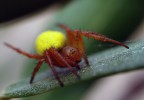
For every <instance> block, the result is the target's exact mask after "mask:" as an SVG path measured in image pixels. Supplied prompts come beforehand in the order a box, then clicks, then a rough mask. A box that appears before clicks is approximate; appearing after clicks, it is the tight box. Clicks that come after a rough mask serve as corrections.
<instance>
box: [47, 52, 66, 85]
mask: <svg viewBox="0 0 144 100" xmlns="http://www.w3.org/2000/svg"><path fill="white" fill-rule="evenodd" d="M45 54H46V63H48V64H49V66H50V67H51V69H52V72H53V74H54V76H55V78H56V79H57V80H58V82H59V84H60V86H61V87H63V86H64V85H63V82H62V81H61V80H60V78H59V76H58V73H57V72H56V70H55V68H54V65H53V63H52V61H51V58H50V56H49V52H48V51H46V52H45Z"/></svg>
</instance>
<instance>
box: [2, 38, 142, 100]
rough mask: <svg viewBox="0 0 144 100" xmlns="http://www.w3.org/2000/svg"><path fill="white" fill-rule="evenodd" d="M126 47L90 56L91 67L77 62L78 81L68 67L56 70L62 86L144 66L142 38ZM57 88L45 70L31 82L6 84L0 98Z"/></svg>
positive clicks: (49, 73)
mask: <svg viewBox="0 0 144 100" xmlns="http://www.w3.org/2000/svg"><path fill="white" fill-rule="evenodd" d="M128 46H129V47H130V49H125V48H123V47H118V48H111V49H110V50H107V51H104V52H101V53H98V54H94V55H92V56H89V57H88V58H89V61H90V66H85V63H84V62H81V63H80V65H81V70H80V71H78V74H79V75H80V76H81V80H78V79H77V78H76V77H75V76H74V75H73V74H72V73H71V72H70V71H68V70H67V69H64V70H58V72H59V76H60V79H61V80H62V81H63V82H64V84H65V86H68V85H72V84H75V83H78V82H84V81H85V80H88V79H90V78H101V77H104V76H107V75H112V74H115V73H120V72H126V71H131V70H135V69H141V68H144V59H143V56H144V41H136V42H133V43H131V44H128ZM46 75H48V77H46ZM42 78H45V79H42ZM38 80H39V81H38ZM56 88H61V87H60V86H59V84H58V82H57V80H56V79H55V78H54V76H53V75H52V73H51V72H48V73H47V72H46V73H42V74H39V75H38V77H37V79H36V81H35V82H34V83H33V84H32V85H31V84H29V79H26V80H23V81H21V82H18V83H16V84H13V85H10V86H8V87H7V88H6V89H5V90H4V91H3V92H2V93H1V97H0V100H4V99H7V98H19V97H27V96H32V95H37V94H41V93H45V92H47V91H51V90H54V89H56ZM2 98H3V99H2Z"/></svg>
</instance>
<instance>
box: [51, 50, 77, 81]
mask: <svg viewBox="0 0 144 100" xmlns="http://www.w3.org/2000/svg"><path fill="white" fill-rule="evenodd" d="M49 53H50V54H51V55H52V56H53V57H54V58H56V59H55V60H58V61H59V62H61V63H62V64H63V65H65V66H66V67H67V68H69V70H70V71H71V72H72V73H73V74H74V75H75V76H76V77H77V78H78V79H80V76H79V75H78V74H77V71H75V70H74V69H73V67H72V66H71V65H69V63H68V62H67V61H66V59H65V58H64V57H63V56H62V55H61V54H60V53H59V52H58V51H57V50H56V49H54V48H51V49H49Z"/></svg>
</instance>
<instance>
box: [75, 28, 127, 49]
mask: <svg viewBox="0 0 144 100" xmlns="http://www.w3.org/2000/svg"><path fill="white" fill-rule="evenodd" d="M75 32H78V33H80V34H81V35H83V36H86V37H88V38H94V39H95V40H99V41H103V42H111V43H114V44H117V45H120V46H123V47H125V48H127V49H129V47H128V46H127V45H125V44H123V43H121V42H119V41H116V40H113V39H110V38H108V37H106V36H104V35H102V34H99V33H96V32H85V31H78V30H75Z"/></svg>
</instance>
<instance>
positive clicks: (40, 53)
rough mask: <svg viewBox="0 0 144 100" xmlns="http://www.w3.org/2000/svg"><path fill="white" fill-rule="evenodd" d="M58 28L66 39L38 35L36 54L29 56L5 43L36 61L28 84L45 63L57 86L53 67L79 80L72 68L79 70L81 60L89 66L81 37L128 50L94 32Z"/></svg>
mask: <svg viewBox="0 0 144 100" xmlns="http://www.w3.org/2000/svg"><path fill="white" fill-rule="evenodd" d="M59 27H61V28H63V29H64V30H65V31H66V33H67V38H66V37H65V36H64V34H63V33H61V32H58V31H46V32H43V33H42V34H40V35H39V36H38V37H37V39H36V51H37V54H30V53H27V52H25V51H22V50H20V49H18V48H16V47H14V46H12V45H10V44H8V43H5V45H6V46H8V47H10V48H11V49H13V50H15V51H16V52H18V53H20V54H22V55H24V56H27V57H29V58H32V59H36V60H38V63H37V65H36V67H35V68H34V70H33V73H32V76H31V79H30V83H33V79H34V77H35V75H36V73H37V71H38V70H39V68H40V67H41V65H42V64H43V63H44V62H45V63H47V64H49V66H50V67H51V69H52V71H53V74H54V76H55V77H56V79H57V80H58V82H59V84H60V85H61V86H63V82H62V81H61V80H60V78H59V77H58V74H57V72H56V70H55V68H54V66H57V67H60V68H64V67H66V68H68V69H69V70H70V71H72V73H73V74H74V75H75V76H76V77H77V78H79V79H80V76H79V75H78V74H77V71H76V70H73V67H77V68H78V69H79V70H80V66H79V65H78V63H79V62H80V61H81V59H82V58H83V59H84V61H85V63H86V64H87V65H89V61H88V59H87V57H86V55H85V48H84V43H83V40H82V36H86V37H88V38H94V39H96V40H100V41H104V42H111V43H115V44H118V45H121V46H124V47H126V48H129V47H128V46H126V45H125V44H122V43H121V42H118V41H116V40H112V39H110V38H108V37H106V36H104V35H101V34H98V33H95V32H87V31H80V30H71V29H70V28H69V27H67V26H65V25H63V24H59Z"/></svg>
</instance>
